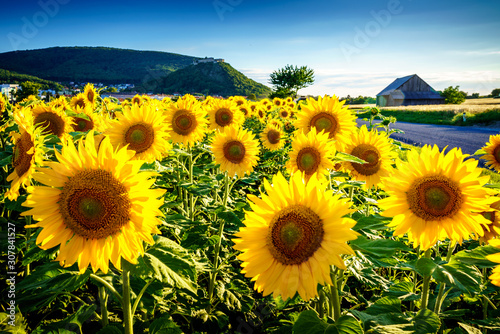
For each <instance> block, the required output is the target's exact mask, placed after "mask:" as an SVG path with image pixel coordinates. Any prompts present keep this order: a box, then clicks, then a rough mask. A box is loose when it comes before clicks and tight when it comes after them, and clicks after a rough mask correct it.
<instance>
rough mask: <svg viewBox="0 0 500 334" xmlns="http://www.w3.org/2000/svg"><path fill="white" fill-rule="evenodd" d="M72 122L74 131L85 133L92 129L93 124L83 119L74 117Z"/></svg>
mask: <svg viewBox="0 0 500 334" xmlns="http://www.w3.org/2000/svg"><path fill="white" fill-rule="evenodd" d="M73 122H74V123H73V130H75V131H81V132H85V131H88V130H92V129H93V128H94V122H92V120H88V119H85V118H83V117H76V116H75V117H73Z"/></svg>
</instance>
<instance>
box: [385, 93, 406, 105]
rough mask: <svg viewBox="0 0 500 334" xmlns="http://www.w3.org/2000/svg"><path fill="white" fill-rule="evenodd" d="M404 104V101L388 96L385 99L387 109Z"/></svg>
mask: <svg viewBox="0 0 500 334" xmlns="http://www.w3.org/2000/svg"><path fill="white" fill-rule="evenodd" d="M403 102H404V99H394V98H392V95H388V99H387V107H397V106H400V105H402V104H403Z"/></svg>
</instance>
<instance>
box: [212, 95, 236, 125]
mask: <svg viewBox="0 0 500 334" xmlns="http://www.w3.org/2000/svg"><path fill="white" fill-rule="evenodd" d="M208 117H209V119H210V130H215V129H218V130H222V129H224V128H225V127H227V126H237V127H238V126H240V125H241V124H243V121H244V120H245V117H244V116H243V114H242V113H241V111H240V110H239V109H238V106H237V105H236V103H235V102H233V101H231V100H221V99H214V100H213V102H212V103H211V105H210V108H209V109H208Z"/></svg>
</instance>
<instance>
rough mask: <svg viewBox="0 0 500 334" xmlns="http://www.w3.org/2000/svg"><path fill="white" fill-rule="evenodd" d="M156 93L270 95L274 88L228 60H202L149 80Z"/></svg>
mask: <svg viewBox="0 0 500 334" xmlns="http://www.w3.org/2000/svg"><path fill="white" fill-rule="evenodd" d="M149 86H150V87H154V88H153V90H154V91H155V92H156V93H165V94H173V93H180V94H185V93H192V92H198V93H202V94H205V95H221V96H231V95H243V96H247V95H249V94H251V93H253V94H255V95H256V96H267V95H268V94H269V93H270V92H271V89H270V88H269V87H267V86H264V85H263V84H260V83H258V82H255V81H254V80H252V79H249V78H248V77H246V76H245V75H244V74H242V73H241V72H239V71H237V70H235V69H234V68H233V67H232V66H231V65H229V64H228V63H217V62H213V63H201V64H198V65H190V66H188V67H185V68H183V69H180V70H177V71H175V72H173V73H170V74H168V75H167V76H165V77H163V78H159V79H157V80H154V81H151V82H149Z"/></svg>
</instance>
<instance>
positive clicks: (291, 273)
mask: <svg viewBox="0 0 500 334" xmlns="http://www.w3.org/2000/svg"><path fill="white" fill-rule="evenodd" d="M264 187H265V189H266V192H267V194H262V198H261V199H260V198H258V197H256V196H254V195H248V199H249V204H250V207H251V208H252V211H246V215H245V220H244V221H243V224H244V225H245V227H242V228H240V231H239V232H237V233H236V234H235V236H236V237H237V238H236V239H233V241H234V243H235V246H234V248H235V249H236V250H239V251H241V252H242V253H241V254H240V255H238V256H237V258H238V259H240V260H241V261H243V263H242V265H241V266H242V267H243V270H242V273H244V274H245V276H246V277H252V280H253V281H255V286H254V288H255V289H256V290H257V291H258V292H263V294H264V296H267V295H269V294H271V293H273V297H277V296H278V295H279V296H281V297H282V299H283V300H286V299H287V298H292V297H293V296H294V295H295V293H296V292H298V293H299V295H300V297H301V298H302V299H304V300H306V301H307V300H309V299H310V298H313V297H315V296H317V286H318V284H322V285H324V284H332V281H331V278H330V266H331V265H335V266H337V267H338V268H341V269H345V264H344V262H343V260H342V258H341V257H340V254H353V251H352V249H351V248H350V247H349V246H348V245H347V244H346V242H347V241H349V240H354V239H356V238H357V235H358V234H357V233H356V232H354V231H352V230H351V229H352V227H353V226H354V225H355V221H353V220H352V219H350V218H345V217H346V216H347V215H348V214H349V213H351V211H352V210H350V209H349V205H348V203H347V202H346V200H343V199H341V198H340V195H334V194H333V191H332V190H325V188H324V187H322V186H321V185H320V184H319V183H317V182H316V181H314V182H308V183H307V184H306V183H305V182H304V181H303V177H302V173H295V174H293V175H292V176H291V178H290V182H287V181H286V180H285V178H284V177H283V175H281V173H278V174H277V175H275V176H274V177H273V180H272V184H269V182H268V181H267V180H266V179H264Z"/></svg>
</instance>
